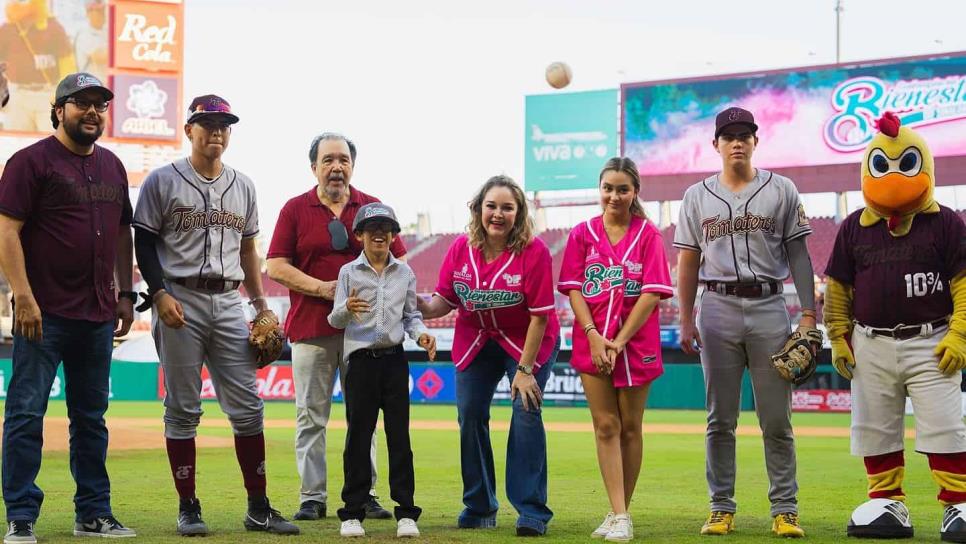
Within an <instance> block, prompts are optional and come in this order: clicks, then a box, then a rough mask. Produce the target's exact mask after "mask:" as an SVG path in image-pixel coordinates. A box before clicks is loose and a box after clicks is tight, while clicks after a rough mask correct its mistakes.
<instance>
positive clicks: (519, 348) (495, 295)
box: [436, 235, 560, 371]
mask: <svg viewBox="0 0 966 544" xmlns="http://www.w3.org/2000/svg"><path fill="white" fill-rule="evenodd" d="M436 294H437V295H439V296H441V297H443V300H445V301H446V302H447V303H448V304H449V305H450V306H452V307H453V308H458V309H459V315H458V316H457V317H456V330H455V331H454V334H453V351H452V354H453V362H454V363H455V364H456V370H457V371H463V370H465V369H466V367H467V366H468V365H469V364H470V363H471V362H472V361H473V358H474V357H476V354H477V353H479V352H480V350H481V349H482V348H483V345H484V344H486V341H487V340H490V339H492V340H495V341H496V343H497V344H499V345H500V347H502V348H503V350H504V351H506V352H507V354H508V355H510V356H511V357H513V358H514V359H516V360H517V361H519V360H520V356H521V355H522V354H523V344H524V342H525V341H526V338H527V328H528V327H529V326H530V316H531V315H547V316H549V320H548V322H547V332H546V334H545V335H544V337H543V341H542V342H541V344H540V350H539V351H538V352H537V360H536V361H535V365H536V367H537V368H539V367H540V366H541V365H543V363H545V362H547V359H549V358H550V354H551V353H552V352H553V349H554V347H555V346H556V344H557V338H558V337H559V336H560V323H559V322H558V321H557V312H556V311H555V310H554V305H553V299H554V294H553V268H552V261H551V259H550V250H549V249H547V245H546V244H545V243H543V241H542V240H540V239H539V238H534V239H533V241H532V242H530V244H529V245H528V246H527V247H526V248H525V249H524V250H523V251H522V252H521V253H519V254H514V253H511V252H509V251H505V252H503V255H501V256H500V257H499V258H497V259H496V260H495V261H493V262H491V263H487V262H486V261H485V259H484V258H483V252H482V251H481V250H479V249H477V248H474V247H470V244H469V241H468V237H467V236H466V235H463V236H460V237H458V238H457V239H456V240H455V241H454V242H453V245H451V246H450V248H449V251H448V252H447V253H446V258H445V259H443V266H442V268H441V269H440V271H439V283H437V285H436Z"/></svg>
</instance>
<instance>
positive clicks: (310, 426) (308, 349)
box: [292, 334, 376, 503]
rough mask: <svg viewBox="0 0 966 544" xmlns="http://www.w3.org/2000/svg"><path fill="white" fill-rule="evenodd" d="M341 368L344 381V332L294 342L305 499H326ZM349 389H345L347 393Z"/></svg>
mask: <svg viewBox="0 0 966 544" xmlns="http://www.w3.org/2000/svg"><path fill="white" fill-rule="evenodd" d="M336 369H338V370H339V382H340V388H341V387H342V384H344V381H343V380H344V379H345V371H346V363H345V362H343V361H342V335H341V334H337V335H335V336H320V337H318V338H311V339H308V340H303V341H301V342H295V343H294V344H292V375H293V377H294V379H295V464H296V466H297V467H298V471H299V477H300V478H301V479H302V489H301V501H302V502H305V501H318V502H322V503H324V502H326V499H327V497H328V493H327V491H326V481H327V478H328V476H327V474H328V470H327V463H326V456H325V429H326V426H328V424H329V413H330V412H331V410H332V392H333V391H332V388H333V387H334V386H335V371H336ZM344 391H345V389H344V388H343V395H344V394H345V393H344ZM370 452H371V457H370V459H371V461H372V488H373V489H375V487H376V434H375V433H373V435H372V447H371V449H370Z"/></svg>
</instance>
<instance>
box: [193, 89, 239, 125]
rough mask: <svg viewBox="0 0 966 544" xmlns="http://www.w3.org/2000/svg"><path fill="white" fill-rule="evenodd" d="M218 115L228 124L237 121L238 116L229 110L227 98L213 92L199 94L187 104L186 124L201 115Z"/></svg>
mask: <svg viewBox="0 0 966 544" xmlns="http://www.w3.org/2000/svg"><path fill="white" fill-rule="evenodd" d="M215 115H220V116H221V117H222V118H224V119H225V120H226V121H228V124H230V125H233V124H235V123H237V122H238V116H237V115H235V114H234V113H232V112H231V105H230V104H229V103H228V101H227V100H225V99H224V98H222V97H220V96H216V95H213V94H206V95H204V96H199V97H198V98H195V99H194V100H192V101H191V105H190V106H188V120H187V121H185V122H186V123H188V124H191V123H195V122H197V121H198V120H199V119H201V118H202V117H208V116H215Z"/></svg>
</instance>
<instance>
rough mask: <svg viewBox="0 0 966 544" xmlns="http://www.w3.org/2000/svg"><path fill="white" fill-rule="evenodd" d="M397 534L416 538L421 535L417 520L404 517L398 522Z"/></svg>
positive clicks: (402, 536) (401, 536) (400, 536)
mask: <svg viewBox="0 0 966 544" xmlns="http://www.w3.org/2000/svg"><path fill="white" fill-rule="evenodd" d="M396 536H397V537H399V538H415V537H417V536H419V527H416V520H414V519H412V518H402V519H400V520H399V521H398V522H396Z"/></svg>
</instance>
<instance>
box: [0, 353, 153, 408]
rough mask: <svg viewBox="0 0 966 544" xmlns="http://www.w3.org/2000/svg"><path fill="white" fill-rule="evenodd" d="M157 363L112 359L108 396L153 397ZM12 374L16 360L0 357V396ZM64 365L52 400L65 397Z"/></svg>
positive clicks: (56, 381) (114, 397)
mask: <svg viewBox="0 0 966 544" xmlns="http://www.w3.org/2000/svg"><path fill="white" fill-rule="evenodd" d="M158 366H159V365H158V364H157V363H128V362H122V361H112V362H111V377H110V379H109V382H108V388H109V393H108V398H109V399H111V400H152V399H154V398H155V392H156V390H157V384H156V380H157V379H158V370H157V368H158ZM12 375H13V361H11V360H10V359H0V399H6V398H7V388H8V387H9V385H10V377H11V376H12ZM65 384H66V382H65V381H64V367H63V365H61V366H59V367H58V368H57V376H56V377H55V378H54V383H53V385H52V386H51V388H50V398H51V400H64V399H65V398H66V397H65V389H64V386H65Z"/></svg>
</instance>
